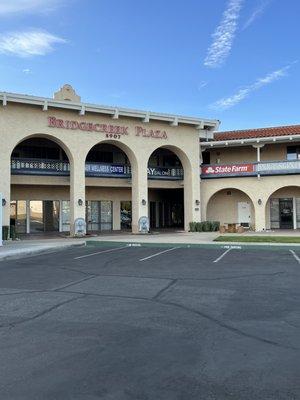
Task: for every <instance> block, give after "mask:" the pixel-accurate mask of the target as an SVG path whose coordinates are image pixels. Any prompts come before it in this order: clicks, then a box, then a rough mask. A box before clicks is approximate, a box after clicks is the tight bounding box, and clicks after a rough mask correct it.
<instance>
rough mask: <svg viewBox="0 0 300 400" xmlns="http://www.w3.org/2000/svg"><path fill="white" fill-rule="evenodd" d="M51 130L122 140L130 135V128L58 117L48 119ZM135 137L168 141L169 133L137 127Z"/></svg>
mask: <svg viewBox="0 0 300 400" xmlns="http://www.w3.org/2000/svg"><path fill="white" fill-rule="evenodd" d="M48 126H49V127H50V128H58V129H71V130H73V131H76V130H80V131H86V132H103V133H106V137H107V138H113V139H120V138H121V136H127V135H129V134H130V133H129V127H128V126H121V125H111V124H98V123H94V122H85V121H75V120H74V121H73V120H65V119H60V118H56V117H48ZM134 135H135V136H137V137H146V138H154V139H168V135H167V132H166V131H164V130H160V129H146V128H144V127H142V126H135V132H134Z"/></svg>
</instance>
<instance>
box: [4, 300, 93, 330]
mask: <svg viewBox="0 0 300 400" xmlns="http://www.w3.org/2000/svg"><path fill="white" fill-rule="evenodd" d="M84 297H86V296H85V295H84V296H83V295H80V296H77V297H73V298H72V299H68V300H65V301H62V302H60V303H58V304H55V305H54V306H52V307H49V308H47V309H46V310H44V311H42V312H40V313H38V314H36V315H34V316H32V317H29V318H24V319H22V320H21V321H17V322H10V323H9V324H3V325H0V328H15V327H16V326H18V325H22V324H24V323H26V322H29V321H34V320H35V319H37V318H40V317H43V316H44V315H46V314H48V313H50V312H51V311H53V310H56V309H57V308H59V307H62V306H64V305H66V304H69V303H72V302H73V301H76V300H78V299H82V298H84Z"/></svg>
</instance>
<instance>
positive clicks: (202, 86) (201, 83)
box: [198, 81, 208, 90]
mask: <svg viewBox="0 0 300 400" xmlns="http://www.w3.org/2000/svg"><path fill="white" fill-rule="evenodd" d="M207 85H208V81H201V82H200V83H199V85H198V90H201V89H203V88H205V86H207Z"/></svg>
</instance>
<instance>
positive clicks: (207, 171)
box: [201, 160, 300, 178]
mask: <svg viewBox="0 0 300 400" xmlns="http://www.w3.org/2000/svg"><path fill="white" fill-rule="evenodd" d="M299 173H300V160H291V161H270V162H260V163H247V164H246V163H245V164H216V165H203V166H202V167H201V176H202V178H218V177H230V176H256V175H286V174H299Z"/></svg>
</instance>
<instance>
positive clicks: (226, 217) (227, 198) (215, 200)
mask: <svg viewBox="0 0 300 400" xmlns="http://www.w3.org/2000/svg"><path fill="white" fill-rule="evenodd" d="M228 193H230V194H228ZM238 202H248V203H250V205H251V221H250V226H252V225H253V223H254V205H253V203H252V201H251V199H250V198H249V196H247V195H246V194H245V193H243V192H241V191H240V190H236V189H233V190H226V189H225V190H221V191H220V192H217V193H216V194H214V195H213V196H212V197H211V199H210V200H209V202H208V205H207V215H206V216H207V219H208V220H209V221H219V222H220V223H221V225H224V224H227V223H235V222H237V221H238ZM224 210H226V212H224Z"/></svg>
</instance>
